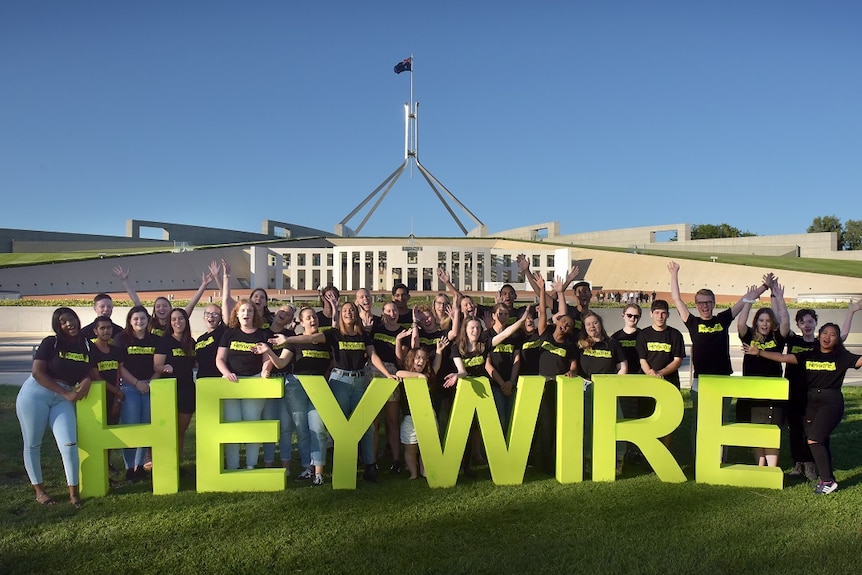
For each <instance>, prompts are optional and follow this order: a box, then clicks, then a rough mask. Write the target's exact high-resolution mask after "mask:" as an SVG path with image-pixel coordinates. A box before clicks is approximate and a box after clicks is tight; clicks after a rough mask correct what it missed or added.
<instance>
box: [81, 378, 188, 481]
mask: <svg viewBox="0 0 862 575" xmlns="http://www.w3.org/2000/svg"><path fill="white" fill-rule="evenodd" d="M150 407H151V417H150V421H151V423H136V424H130V425H111V426H109V425H107V424H106V423H105V422H106V421H107V420H108V418H107V406H106V405H105V382H104V381H94V382H93V384H92V385H91V386H90V393H89V394H88V395H87V397H86V398H85V399H82V400H80V401H79V402H78V403H77V415H78V452H79V453H80V456H81V495H82V496H84V497H103V496H104V495H106V494H107V493H108V450H109V449H120V448H123V447H148V446H149V447H152V450H153V493H155V494H157V495H164V494H167V493H176V492H177V490H178V489H179V484H180V473H179V454H178V453H177V380H175V379H154V380H153V381H151V382H150Z"/></svg>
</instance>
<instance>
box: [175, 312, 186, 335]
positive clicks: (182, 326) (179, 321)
mask: <svg viewBox="0 0 862 575" xmlns="http://www.w3.org/2000/svg"><path fill="white" fill-rule="evenodd" d="M188 327H189V322H187V321H186V317H185V315H183V312H182V310H179V309H175V310H173V311H171V332H172V333H173V334H174V336H177V337H179V336H181V335H182V334H183V333H184V332H185V331H186V329H188Z"/></svg>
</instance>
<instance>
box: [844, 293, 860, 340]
mask: <svg viewBox="0 0 862 575" xmlns="http://www.w3.org/2000/svg"><path fill="white" fill-rule="evenodd" d="M860 309H862V299H858V300H856V301H853V298H850V303H848V304H847V315H846V316H844V324H843V325H842V326H841V341H846V340H847V336H848V335H850V328H852V327H853V314H855V313H856V312H857V311H859V310H860Z"/></svg>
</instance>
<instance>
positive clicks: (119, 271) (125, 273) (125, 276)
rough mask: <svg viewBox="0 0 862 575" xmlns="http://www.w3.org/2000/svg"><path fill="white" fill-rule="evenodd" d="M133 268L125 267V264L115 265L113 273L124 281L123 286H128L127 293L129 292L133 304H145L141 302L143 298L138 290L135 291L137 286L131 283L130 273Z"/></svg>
mask: <svg viewBox="0 0 862 575" xmlns="http://www.w3.org/2000/svg"><path fill="white" fill-rule="evenodd" d="M131 271H132V270H131V269H123V266H114V270H113V274H114V277H117V278H119V279H120V281H122V282H123V287H125V288H126V293H127V294H129V299H131V300H132V304H134V305H144V304H142V303H141V298H140V297H138V292H136V291H135V288H133V287H132V285H131V284H130V283H129V274H130V273H131Z"/></svg>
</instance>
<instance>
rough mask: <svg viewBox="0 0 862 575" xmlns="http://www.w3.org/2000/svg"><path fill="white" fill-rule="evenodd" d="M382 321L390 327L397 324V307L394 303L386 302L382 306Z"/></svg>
mask: <svg viewBox="0 0 862 575" xmlns="http://www.w3.org/2000/svg"><path fill="white" fill-rule="evenodd" d="M383 319H384V320H385V321H387V322H388V323H389V324H390V325H391V324H393V323H398V307H397V306H396V305H395V303H394V302H391V301H388V302H386V303H385V304H383Z"/></svg>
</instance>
